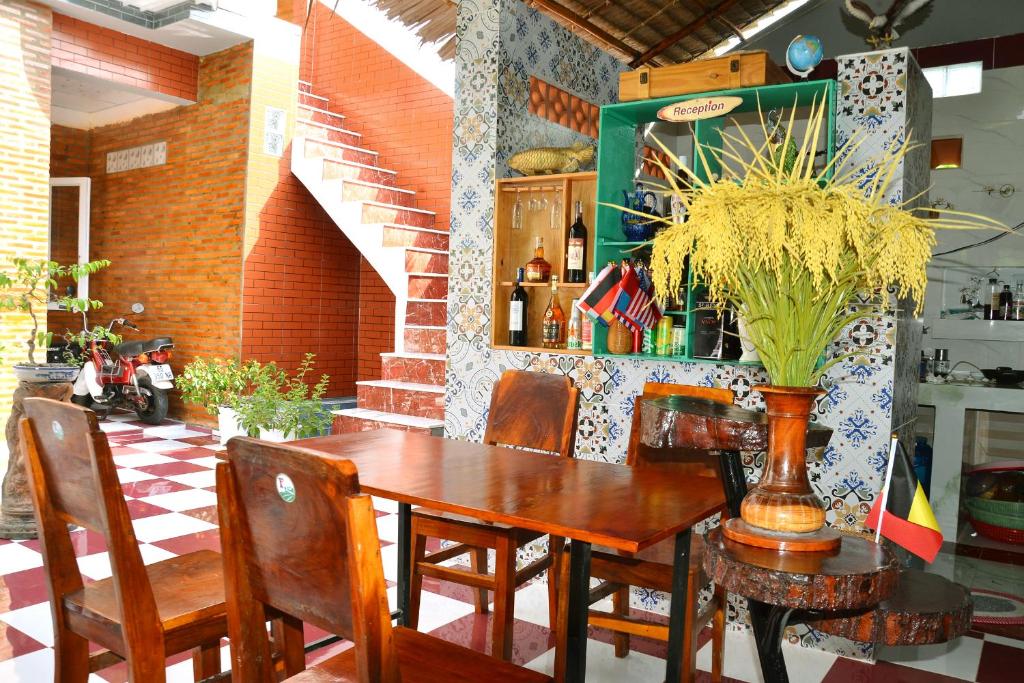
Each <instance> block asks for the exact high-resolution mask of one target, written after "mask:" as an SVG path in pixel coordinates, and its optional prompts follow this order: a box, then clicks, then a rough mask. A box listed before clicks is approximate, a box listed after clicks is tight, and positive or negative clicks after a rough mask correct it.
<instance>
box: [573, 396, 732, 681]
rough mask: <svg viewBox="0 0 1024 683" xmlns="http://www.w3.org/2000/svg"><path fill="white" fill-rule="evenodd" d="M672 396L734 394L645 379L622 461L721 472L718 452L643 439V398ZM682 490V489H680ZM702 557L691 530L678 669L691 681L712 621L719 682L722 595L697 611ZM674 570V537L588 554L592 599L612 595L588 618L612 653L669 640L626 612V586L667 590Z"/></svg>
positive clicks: (704, 580)
mask: <svg viewBox="0 0 1024 683" xmlns="http://www.w3.org/2000/svg"><path fill="white" fill-rule="evenodd" d="M670 395H682V396H692V397H696V398H705V399H709V400H712V401H717V402H719V403H726V404H731V403H732V402H733V393H732V391H730V390H728V389H718V388H712V387H695V386H688V385H683V384H667V383H653V382H649V383H647V384H645V385H644V390H643V394H642V395H641V396H638V397H637V398H636V399H635V401H634V404H633V421H632V425H631V428H630V434H629V446H628V448H627V451H626V464H627V465H628V466H630V467H644V466H646V465H650V464H656V463H669V462H672V463H688V464H690V465H692V469H693V472H692V473H693V474H695V475H699V476H711V477H717V476H719V472H718V469H719V467H718V454H717V452H715V451H707V450H703V449H687V448H673V449H655V448H650V447H648V446H646V445H644V444H643V443H642V442H641V440H640V407H641V402H642V401H643V400H645V399H649V398H656V397H658V396H670ZM681 495H685V494H682V492H681ZM727 497H728V496H727ZM703 557H704V541H703V539H702V538H701V536H700V535H699V534H694V535H693V540H692V542H691V545H690V564H689V580H688V583H687V596H686V610H687V611H686V618H685V626H684V628H685V632H686V634H685V636H684V640H683V654H682V657H683V666H682V668H681V670H682V672H683V680H684V681H692V680H694V675H695V669H696V654H697V647H696V644H697V635H698V634H699V633H700V632H701V630H703V628H704V626H705V625H706V624H707V623H708V621H709V620H710V621H711V622H712V656H711V669H712V673H711V678H712V680H713V681H716V682H718V681H721V680H722V655H723V648H724V641H725V605H726V596H725V593H724V591H720V590H716V591H715V592H714V594H713V595H712V598H711V601H710V602H709V603H708V605H706V606H705V607H704V609H702V610H699V611H698V609H697V608H698V600H697V598H698V595H699V593H700V590H701V589H702V588H703V587H704V586H706V585H707V584H708V583H709V580H708V577H707V575H706V574H705V573H704V569H703V565H702V562H703ZM672 572H673V566H672V541H667V542H663V543H659V544H657V545H655V546H654V547H652V548H648V549H647V550H644V551H642V552H640V553H638V554H636V555H632V556H626V555H624V554H621V553H617V552H615V551H609V550H601V549H598V548H596V547H595V549H594V551H593V552H592V555H591V564H590V575H591V577H592V578H596V579H601V580H602V581H603V583H602V584H601V585H599V586H597V587H595V588H594V589H592V590H591V594H590V602H591V603H594V602H597V601H598V600H601V599H602V598H604V597H606V596H608V595H609V594H610V595H611V596H612V612H611V613H607V612H599V611H596V610H591V611H590V613H589V619H588V621H589V624H590V625H591V626H596V627H601V628H606V629H609V630H611V631H613V632H614V644H615V656H616V657H625V656H626V655H627V654H629V638H630V635H638V636H646V637H649V638H656V639H658V640H665V641H667V640H668V626H667V625H665V624H662V623H657V622H651V621H645V620H641V619H636V618H633V617H631V616H630V615H629V587H630V586H643V587H645V588H651V589H654V590H658V591H663V592H666V593H670V592H671V590H672ZM560 580H563V581H564V580H567V577H564V578H562V577H560ZM566 614H567V613H566ZM559 642H561V640H560V641H559ZM559 669H561V665H560V664H559V666H558V667H556V671H558V670H559ZM671 683H675V682H674V681H673V682H671Z"/></svg>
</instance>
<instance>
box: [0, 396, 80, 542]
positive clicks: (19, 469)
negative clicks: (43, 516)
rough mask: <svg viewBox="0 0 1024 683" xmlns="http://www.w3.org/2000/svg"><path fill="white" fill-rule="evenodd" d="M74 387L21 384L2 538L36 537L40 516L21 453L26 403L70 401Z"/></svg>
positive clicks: (10, 440) (0, 506) (1, 505)
mask: <svg viewBox="0 0 1024 683" xmlns="http://www.w3.org/2000/svg"><path fill="white" fill-rule="evenodd" d="M72 390H73V387H72V385H71V383H70V382H18V387H17V388H16V389H15V390H14V404H13V405H12V406H11V416H10V418H8V420H7V430H6V437H7V450H8V454H7V472H6V474H4V481H3V488H2V491H3V494H2V495H3V500H2V501H0V538H11V539H25V538H35V537H36V536H37V535H38V534H37V530H36V516H35V512H34V509H35V506H34V505H33V504H32V492H31V491H30V490H29V485H30V484H29V481H28V472H27V471H26V469H25V459H24V457H22V453H21V438H20V437H19V434H18V422H19V421H20V420H21V418H22V417H24V415H25V410H24V400H25V399H26V398H30V397H40V398H52V399H55V400H57V401H67V400H69V399H70V398H71V393H72Z"/></svg>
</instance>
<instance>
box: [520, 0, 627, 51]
mask: <svg viewBox="0 0 1024 683" xmlns="http://www.w3.org/2000/svg"><path fill="white" fill-rule="evenodd" d="M529 2H530V4H532V5H534V6H535V7H538V8H539V9H541V10H543V11H544V12H545V13H547V14H550V15H552V16H555V17H558V18H559V19H561V20H562V21H565V22H566V23H568V24H570V25H572V26H574V27H575V28H576V29H577V30H579V31H581V32H583V33H586V34H588V35H590V36H591V37H593V38H594V39H595V40H597V41H598V42H601V43H604V44H605V45H607V46H609V47H611V48H613V49H615V50H617V51H619V52H621V53H622V54H625V55H627V56H628V57H629V58H630V59H632V60H633V61H636V60H637V59H639V58H640V56H641V55H640V51H639V50H637V49H635V48H632V47H630V46H629V45H627V44H626V43H624V42H623V41H622V40H620V39H619V38H616V37H615V36H613V35H612V34H610V33H608V31H605V30H604V29H603V28H600V27H599V26H595V25H594V24H593V23H591V22H590V21H587V20H586V19H584V18H583V17H581V16H580V15H578V14H576V13H575V12H573V11H572V10H570V9H568V8H566V7H565V6H563V5H560V4H558V3H557V2H554V0H529Z"/></svg>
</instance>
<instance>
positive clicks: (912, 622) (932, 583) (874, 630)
mask: <svg viewBox="0 0 1024 683" xmlns="http://www.w3.org/2000/svg"><path fill="white" fill-rule="evenodd" d="M973 615H974V605H973V603H972V602H971V592H970V591H969V590H968V589H967V588H965V587H964V586H961V585H960V584H958V583H954V582H952V581H950V580H949V579H947V578H946V577H944V576H939V575H937V574H927V573H925V572H923V571H920V570H917V569H904V570H903V571H902V572H901V573H900V585H899V587H898V588H897V589H896V592H895V593H893V594H892V595H890V596H889V597H888V598H886V599H885V600H883V601H882V602H880V603H878V605H877V606H875V607H873V608H870V609H866V610H854V611H849V612H838V613H830V614H826V615H823V616H822V617H821V618H820V619H810V620H808V622H807V623H809V624H810V625H811V626H813V627H814V628H816V629H818V630H819V631H822V632H824V633H829V634H832V635H834V636H842V637H844V638H849V639H850V640H859V641H862V642H867V643H876V644H880V645H892V646H900V645H930V644H932V643H945V642H947V641H950V640H954V639H956V638H959V637H960V636H962V635H963V634H964V633H966V632H967V630H968V629H969V628H970V627H971V617H972V616H973Z"/></svg>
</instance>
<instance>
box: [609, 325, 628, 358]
mask: <svg viewBox="0 0 1024 683" xmlns="http://www.w3.org/2000/svg"><path fill="white" fill-rule="evenodd" d="M606 343H607V345H608V353H620V354H621V353H629V352H630V351H632V350H633V333H632V332H630V331H629V328H628V327H626V326H625V325H624V324H623V323H622V321H621V320H619V319H618V318H615V319H614V320H612V322H611V324H610V325H609V326H608V336H607V338H606Z"/></svg>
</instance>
